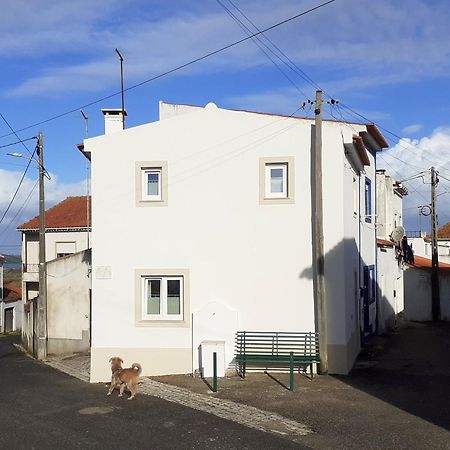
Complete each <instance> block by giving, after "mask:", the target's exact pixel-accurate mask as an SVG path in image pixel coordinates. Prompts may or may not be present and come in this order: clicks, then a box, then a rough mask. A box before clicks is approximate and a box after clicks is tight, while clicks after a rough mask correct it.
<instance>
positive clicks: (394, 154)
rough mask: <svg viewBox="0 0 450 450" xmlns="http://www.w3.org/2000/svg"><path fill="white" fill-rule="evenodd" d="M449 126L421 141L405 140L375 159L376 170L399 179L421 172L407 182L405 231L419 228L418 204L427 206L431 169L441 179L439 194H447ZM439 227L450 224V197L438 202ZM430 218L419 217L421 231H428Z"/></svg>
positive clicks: (449, 175)
mask: <svg viewBox="0 0 450 450" xmlns="http://www.w3.org/2000/svg"><path fill="white" fill-rule="evenodd" d="M449 162H450V127H440V128H437V129H435V130H434V131H433V132H432V133H431V135H430V136H424V137H422V138H420V139H409V138H405V139H402V141H400V142H398V143H397V144H396V145H395V146H394V147H393V148H391V149H389V150H387V151H385V152H383V153H382V154H381V157H379V158H378V162H377V164H378V168H385V169H386V170H387V172H388V173H389V174H391V175H392V176H393V177H396V178H397V179H399V180H404V179H408V178H411V177H414V176H415V175H418V174H420V172H424V173H423V177H419V178H417V179H415V180H411V181H407V182H405V184H406V185H407V187H408V190H409V195H408V196H407V197H406V198H405V199H404V203H403V205H404V213H405V218H406V225H407V228H409V229H411V228H417V227H418V226H419V220H418V212H417V209H416V208H415V207H416V206H418V205H427V204H429V203H430V196H431V193H430V184H429V183H430V172H429V169H430V168H431V166H434V167H435V168H436V170H438V171H439V172H440V173H441V175H442V177H441V180H440V183H439V184H438V193H444V192H445V191H449V192H450V182H449V181H447V180H445V179H444V177H445V178H447V179H449V180H450V163H449ZM437 208H438V215H439V218H440V220H439V225H443V224H444V223H446V222H449V221H450V194H443V195H440V196H439V197H438V199H437ZM428 222H429V219H428V218H425V217H422V218H421V226H422V228H427V229H429V224H428Z"/></svg>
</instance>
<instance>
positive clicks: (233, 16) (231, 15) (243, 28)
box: [216, 0, 308, 100]
mask: <svg viewBox="0 0 450 450" xmlns="http://www.w3.org/2000/svg"><path fill="white" fill-rule="evenodd" d="M216 2H217V3H218V4H219V5H220V6H221V7H222V8H223V9H224V10H225V11H226V13H227V14H228V15H229V16H230V17H231V18H232V19H233V20H234V21H235V22H236V23H237V24H238V26H239V27H240V28H241V30H243V31H244V32H245V33H246V34H247V35H248V36H250V35H251V34H252V31H251V30H250V28H248V27H247V26H246V25H245V24H244V23H243V22H242V21H241V20H239V18H238V17H237V16H236V15H234V14H233V13H232V12H231V11H230V10H229V9H228V8H227V7H226V6H225V5H224V4H223V3H222V2H221V1H220V0H216ZM230 3H231V2H230ZM252 25H254V24H252ZM255 28H256V27H255ZM256 30H257V31H260V30H259V29H258V28H256ZM255 39H256V40H254V41H253V42H254V43H255V45H256V46H257V47H258V48H259V49H260V50H261V51H262V52H263V53H264V54H265V55H266V56H267V58H268V59H269V60H270V61H271V62H272V63H273V64H274V66H275V67H276V68H277V69H278V70H279V71H280V72H281V73H282V75H283V76H284V77H285V78H286V79H287V80H288V81H289V82H290V83H291V84H292V85H293V86H294V87H295V88H296V89H297V90H298V91H299V92H300V94H302V95H303V96H304V97H305V99H306V100H308V96H307V95H306V94H305V93H304V92H303V91H302V90H301V89H300V87H299V86H298V85H297V83H296V82H295V81H294V80H292V78H291V77H290V76H289V75H288V74H287V73H286V72H285V71H284V70H283V69H282V68H281V67H280V66H279V65H278V64H277V62H276V61H274V59H273V58H272V57H271V56H270V55H269V54H268V53H267V52H266V51H265V50H264V48H262V47H261V45H262V46H264V47H265V48H266V49H267V50H268V51H269V52H270V53H271V54H272V55H274V56H275V57H276V58H277V59H278V60H279V61H281V62H282V63H283V64H285V65H287V66H288V68H289V69H291V67H290V66H289V65H288V64H287V63H286V61H284V60H283V59H282V58H280V56H279V55H277V54H276V53H275V52H274V51H273V50H272V49H271V48H270V47H269V46H268V45H267V44H265V43H264V42H263V41H262V40H261V39H260V37H259V36H255Z"/></svg>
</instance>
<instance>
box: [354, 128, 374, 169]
mask: <svg viewBox="0 0 450 450" xmlns="http://www.w3.org/2000/svg"><path fill="white" fill-rule="evenodd" d="M353 145H354V146H355V147H356V150H357V151H358V155H359V159H360V160H361V162H362V164H363V166H370V159H369V155H368V154H367V150H366V147H365V146H364V142H363V139H362V137H361V136H356V135H353Z"/></svg>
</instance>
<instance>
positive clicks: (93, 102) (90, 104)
mask: <svg viewBox="0 0 450 450" xmlns="http://www.w3.org/2000/svg"><path fill="white" fill-rule="evenodd" d="M335 1H336V0H328V1H326V2H323V3H321V4H319V5H316V6H314V7H312V8H309V9H307V10H305V11H302V12H301V13H298V14H296V15H294V16H291V17H289V18H287V19H285V20H282V21H281V22H277V23H276V24H274V25H271V26H269V27H267V28H265V29H263V30H261V31H258V32H257V33H253V34H252V35H251V36H247V37H244V38H242V39H239V40H238V41H235V42H232V43H231V44H227V45H225V46H223V47H221V48H219V49H217V50H213V51H211V52H209V53H206V54H204V55H202V56H199V57H198V58H195V59H193V60H191V61H188V62H187V63H184V64H181V65H179V66H177V67H174V68H172V69H169V70H167V71H165V72H162V73H160V74H158V75H155V76H153V77H151V78H148V79H146V80H143V81H141V82H139V83H137V84H134V85H132V86H129V87H127V88H125V89H124V90H123V91H124V92H128V91H131V90H132V89H136V88H138V87H140V86H143V85H144V84H147V83H150V82H152V81H155V80H158V79H160V78H162V77H164V76H167V75H170V74H172V73H174V72H177V71H178V70H181V69H184V68H186V67H189V66H191V65H193V64H195V63H197V62H200V61H203V60H204V59H207V58H209V57H211V56H214V55H217V54H218V53H221V52H223V51H225V50H228V49H230V48H232V47H235V46H236V45H239V44H242V43H243V42H246V41H248V40H249V39H252V38H253V37H255V36H259V35H261V34H263V33H266V32H267V31H270V30H273V29H275V28H277V27H280V26H281V25H284V24H286V23H288V22H291V21H293V20H295V19H298V18H300V17H302V16H305V15H307V14H309V13H312V12H314V11H317V10H318V9H320V8H323V7H325V6H327V5H329V4H331V3H334V2H335ZM121 93H122V91H118V92H115V93H113V94H110V95H107V96H105V97H102V98H99V99H97V100H93V101H92V102H89V103H86V104H85V105H82V106H78V107H76V108H73V109H71V110H68V111H65V112H63V113H60V114H57V115H55V116H52V117H49V118H48V119H45V120H41V121H40V122H36V123H33V124H31V125H27V126H25V127H23V128H20V129H19V130H16V131H17V132H21V131H25V130H28V129H30V128H33V127H37V126H39V125H43V124H44V123H48V122H51V121H53V120H56V119H60V118H61V117H65V116H67V115H69V114H73V113H75V112H77V113H78V112H79V111H80V109H86V108H89V107H90V106H93V105H96V104H97V103H101V102H103V101H105V100H108V99H110V98H112V97H116V96H117V95H121ZM11 134H13V133H8V134H5V135H3V136H0V139H1V138H4V137H7V136H10V135H11Z"/></svg>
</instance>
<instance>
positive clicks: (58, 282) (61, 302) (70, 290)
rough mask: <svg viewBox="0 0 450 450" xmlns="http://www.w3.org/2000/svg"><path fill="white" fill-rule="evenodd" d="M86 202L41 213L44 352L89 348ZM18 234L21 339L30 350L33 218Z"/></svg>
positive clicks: (35, 249) (35, 261) (71, 200)
mask: <svg viewBox="0 0 450 450" xmlns="http://www.w3.org/2000/svg"><path fill="white" fill-rule="evenodd" d="M89 211H90V199H88V198H87V197H86V196H80V197H68V198H67V199H65V200H64V201H62V202H61V203H59V204H57V205H56V206H54V207H53V208H50V209H49V210H47V211H46V212H45V225H46V231H45V241H46V245H45V250H46V261H47V263H48V264H47V328H48V353H49V354H52V353H55V354H62V353H72V352H81V351H85V350H87V349H88V348H89V345H90V251H89V250H88V249H89V248H90V217H89V215H90V213H89ZM17 229H18V230H19V231H21V232H22V261H23V273H22V293H23V298H22V300H23V304H24V318H23V328H22V340H23V343H24V345H25V346H26V348H27V349H28V350H29V351H31V352H33V353H35V352H36V339H37V336H36V330H37V323H36V322H37V301H38V295H39V217H35V218H34V219H32V220H30V221H28V222H26V223H24V224H22V225H20V226H19V227H18V228H17Z"/></svg>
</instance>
